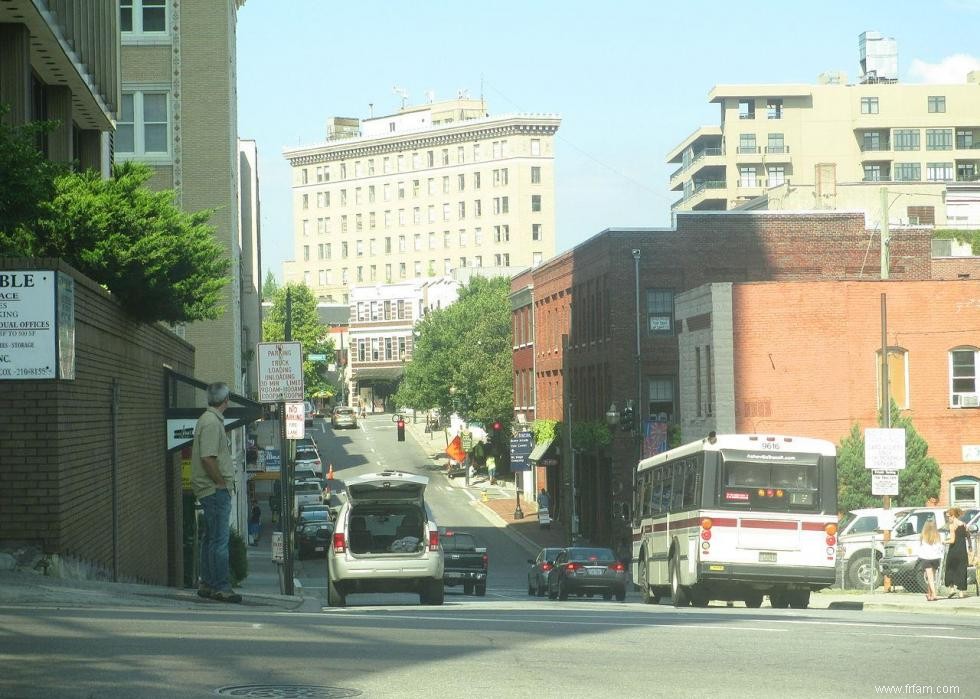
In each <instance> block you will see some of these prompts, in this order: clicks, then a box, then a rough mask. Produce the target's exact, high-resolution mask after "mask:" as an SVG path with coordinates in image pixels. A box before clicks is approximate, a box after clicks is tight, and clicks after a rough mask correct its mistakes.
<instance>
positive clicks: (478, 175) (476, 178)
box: [473, 172, 481, 189]
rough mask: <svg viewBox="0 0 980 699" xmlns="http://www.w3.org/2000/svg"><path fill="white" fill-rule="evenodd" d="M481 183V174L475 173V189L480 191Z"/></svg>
mask: <svg viewBox="0 0 980 699" xmlns="http://www.w3.org/2000/svg"><path fill="white" fill-rule="evenodd" d="M480 181H481V180H480V173H479V172H474V173H473V189H479V188H480Z"/></svg>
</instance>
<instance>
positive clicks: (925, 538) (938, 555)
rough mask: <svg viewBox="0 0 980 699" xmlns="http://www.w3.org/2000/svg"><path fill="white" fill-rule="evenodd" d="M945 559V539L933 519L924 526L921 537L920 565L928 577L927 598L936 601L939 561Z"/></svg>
mask: <svg viewBox="0 0 980 699" xmlns="http://www.w3.org/2000/svg"><path fill="white" fill-rule="evenodd" d="M942 559H943V541H942V538H941V537H940V536H939V529H938V528H937V527H936V520H934V519H931V520H929V521H928V522H926V523H925V526H924V527H922V535H921V536H920V537H919V553H918V566H919V568H920V569H921V570H922V572H923V574H924V575H925V578H926V599H927V600H929V601H930V602H935V601H936V600H937V599H938V596H937V595H936V577H937V576H938V575H939V563H940V562H941V561H942Z"/></svg>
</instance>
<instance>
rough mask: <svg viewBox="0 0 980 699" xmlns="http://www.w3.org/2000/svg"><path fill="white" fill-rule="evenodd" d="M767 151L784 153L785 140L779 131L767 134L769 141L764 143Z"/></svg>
mask: <svg viewBox="0 0 980 699" xmlns="http://www.w3.org/2000/svg"><path fill="white" fill-rule="evenodd" d="M766 152H767V153H785V152H786V141H785V140H784V138H783V134H781V133H771V134H769V142H768V144H767V145H766Z"/></svg>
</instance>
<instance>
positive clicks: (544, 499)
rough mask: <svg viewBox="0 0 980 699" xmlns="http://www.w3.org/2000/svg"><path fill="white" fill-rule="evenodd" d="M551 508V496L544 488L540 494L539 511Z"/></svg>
mask: <svg viewBox="0 0 980 699" xmlns="http://www.w3.org/2000/svg"><path fill="white" fill-rule="evenodd" d="M550 506H551V496H550V495H548V491H547V490H545V489H544V488H542V489H541V491H540V492H539V493H538V509H540V510H547V509H549V507H550Z"/></svg>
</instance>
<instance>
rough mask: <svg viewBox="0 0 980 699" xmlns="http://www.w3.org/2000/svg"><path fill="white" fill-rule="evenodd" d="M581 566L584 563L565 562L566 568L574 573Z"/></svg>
mask: <svg viewBox="0 0 980 699" xmlns="http://www.w3.org/2000/svg"><path fill="white" fill-rule="evenodd" d="M581 567H582V564H581V563H566V564H565V570H567V571H568V572H569V573H574V572H575V571H576V570H578V569H579V568H581Z"/></svg>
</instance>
